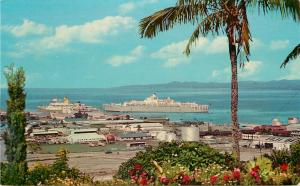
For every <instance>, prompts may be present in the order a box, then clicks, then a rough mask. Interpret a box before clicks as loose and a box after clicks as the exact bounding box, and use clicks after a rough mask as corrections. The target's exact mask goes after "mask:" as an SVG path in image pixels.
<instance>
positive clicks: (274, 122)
mask: <svg viewBox="0 0 300 186" xmlns="http://www.w3.org/2000/svg"><path fill="white" fill-rule="evenodd" d="M280 125H281V122H280V120H279V119H277V118H275V119H273V120H272V126H280Z"/></svg>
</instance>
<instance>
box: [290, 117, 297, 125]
mask: <svg viewBox="0 0 300 186" xmlns="http://www.w3.org/2000/svg"><path fill="white" fill-rule="evenodd" d="M298 123H299V118H296V117H290V118H288V124H298Z"/></svg>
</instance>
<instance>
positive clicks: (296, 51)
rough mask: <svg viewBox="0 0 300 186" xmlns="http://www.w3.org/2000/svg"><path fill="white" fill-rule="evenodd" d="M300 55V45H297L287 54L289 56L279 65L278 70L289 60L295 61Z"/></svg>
mask: <svg viewBox="0 0 300 186" xmlns="http://www.w3.org/2000/svg"><path fill="white" fill-rule="evenodd" d="M299 55H300V44H298V45H297V46H296V47H295V48H294V49H293V50H292V51H291V53H289V55H288V56H287V57H286V59H285V60H284V61H283V63H282V64H281V66H280V68H282V67H285V66H286V65H287V64H288V63H289V61H290V60H294V59H296V58H297V57H298V56H299Z"/></svg>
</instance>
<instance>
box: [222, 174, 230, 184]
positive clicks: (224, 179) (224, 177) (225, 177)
mask: <svg viewBox="0 0 300 186" xmlns="http://www.w3.org/2000/svg"><path fill="white" fill-rule="evenodd" d="M229 180H230V176H229V175H226V174H225V175H224V176H223V181H224V182H225V183H226V182H228V181H229Z"/></svg>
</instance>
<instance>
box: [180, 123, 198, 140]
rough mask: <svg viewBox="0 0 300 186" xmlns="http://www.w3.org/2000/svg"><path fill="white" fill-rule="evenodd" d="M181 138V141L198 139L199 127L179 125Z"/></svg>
mask: <svg viewBox="0 0 300 186" xmlns="http://www.w3.org/2000/svg"><path fill="white" fill-rule="evenodd" d="M181 139H182V140H183V141H199V128H198V127H193V126H191V127H181Z"/></svg>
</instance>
